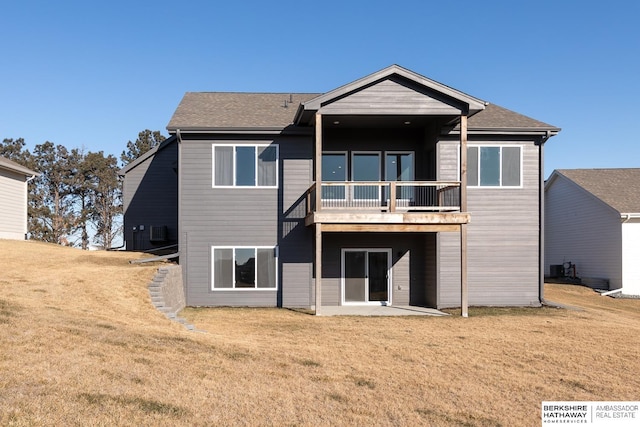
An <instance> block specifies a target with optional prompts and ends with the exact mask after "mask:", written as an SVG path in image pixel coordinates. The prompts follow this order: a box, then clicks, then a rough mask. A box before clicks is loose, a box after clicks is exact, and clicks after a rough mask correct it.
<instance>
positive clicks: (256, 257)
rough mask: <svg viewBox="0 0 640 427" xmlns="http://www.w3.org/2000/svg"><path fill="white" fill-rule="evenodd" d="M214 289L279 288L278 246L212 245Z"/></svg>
mask: <svg viewBox="0 0 640 427" xmlns="http://www.w3.org/2000/svg"><path fill="white" fill-rule="evenodd" d="M212 249H213V250H212V252H213V253H212V258H213V259H212V263H213V275H212V276H213V280H212V288H213V289H214V290H215V289H276V288H277V281H276V266H277V256H276V252H277V248H275V247H245V246H243V247H214V248H212Z"/></svg>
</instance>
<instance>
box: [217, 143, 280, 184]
mask: <svg viewBox="0 0 640 427" xmlns="http://www.w3.org/2000/svg"><path fill="white" fill-rule="evenodd" d="M278 158H279V150H278V144H214V145H213V162H212V163H213V164H212V176H213V182H212V185H213V187H233V188H254V187H266V188H278Z"/></svg>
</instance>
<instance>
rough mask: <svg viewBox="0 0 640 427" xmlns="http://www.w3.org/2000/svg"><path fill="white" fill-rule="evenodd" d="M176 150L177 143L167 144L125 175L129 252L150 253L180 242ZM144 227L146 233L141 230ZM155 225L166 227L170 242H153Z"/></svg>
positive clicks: (126, 231)
mask: <svg viewBox="0 0 640 427" xmlns="http://www.w3.org/2000/svg"><path fill="white" fill-rule="evenodd" d="M177 147H178V145H177V143H176V142H172V143H170V144H168V145H167V146H166V147H163V148H162V149H160V150H158V151H157V152H156V153H155V154H154V155H153V156H151V157H149V158H148V159H146V160H144V161H143V162H141V163H140V164H138V165H137V166H135V167H134V168H132V169H130V170H129V171H127V173H126V174H125V178H124V184H123V194H122V196H123V205H124V238H125V244H126V248H127V250H136V251H141V250H150V249H153V248H159V247H165V246H169V245H175V244H177V243H178V175H177V162H178V149H177ZM141 225H142V226H144V230H140V226H141ZM152 226H165V227H167V240H166V241H164V242H152V241H151V239H150V237H151V235H150V231H151V227H152ZM134 227H135V228H136V231H134ZM175 249H176V248H173V249H171V250H169V251H171V252H173V251H175Z"/></svg>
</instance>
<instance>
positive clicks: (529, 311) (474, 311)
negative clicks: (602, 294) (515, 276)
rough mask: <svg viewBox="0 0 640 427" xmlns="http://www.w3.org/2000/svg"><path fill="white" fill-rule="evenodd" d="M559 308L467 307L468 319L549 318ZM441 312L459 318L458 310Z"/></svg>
mask: <svg viewBox="0 0 640 427" xmlns="http://www.w3.org/2000/svg"><path fill="white" fill-rule="evenodd" d="M561 310H562V308H561V307H550V306H542V307H469V317H486V316H549V315H551V314H554V313H558V312H559V311H561ZM441 311H443V312H445V313H448V314H451V315H452V316H458V317H460V308H445V309H442V310H441Z"/></svg>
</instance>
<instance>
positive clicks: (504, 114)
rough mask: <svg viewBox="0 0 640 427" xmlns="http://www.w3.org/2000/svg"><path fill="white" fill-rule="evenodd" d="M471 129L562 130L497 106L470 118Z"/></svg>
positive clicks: (491, 105)
mask: <svg viewBox="0 0 640 427" xmlns="http://www.w3.org/2000/svg"><path fill="white" fill-rule="evenodd" d="M468 127H469V129H475V130H481V129H482V130H498V129H500V130H549V131H552V132H559V131H560V128H557V127H555V126H552V125H549V124H547V123H543V122H541V121H539V120H536V119H532V118H531V117H527V116H524V115H522V114H519V113H516V112H514V111H511V110H507V109H506V108H504V107H500V106H499V105H495V104H488V105H487V106H486V108H485V109H484V110H482V111H480V112H479V113H478V114H476V115H474V116H471V117H469V122H468Z"/></svg>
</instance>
